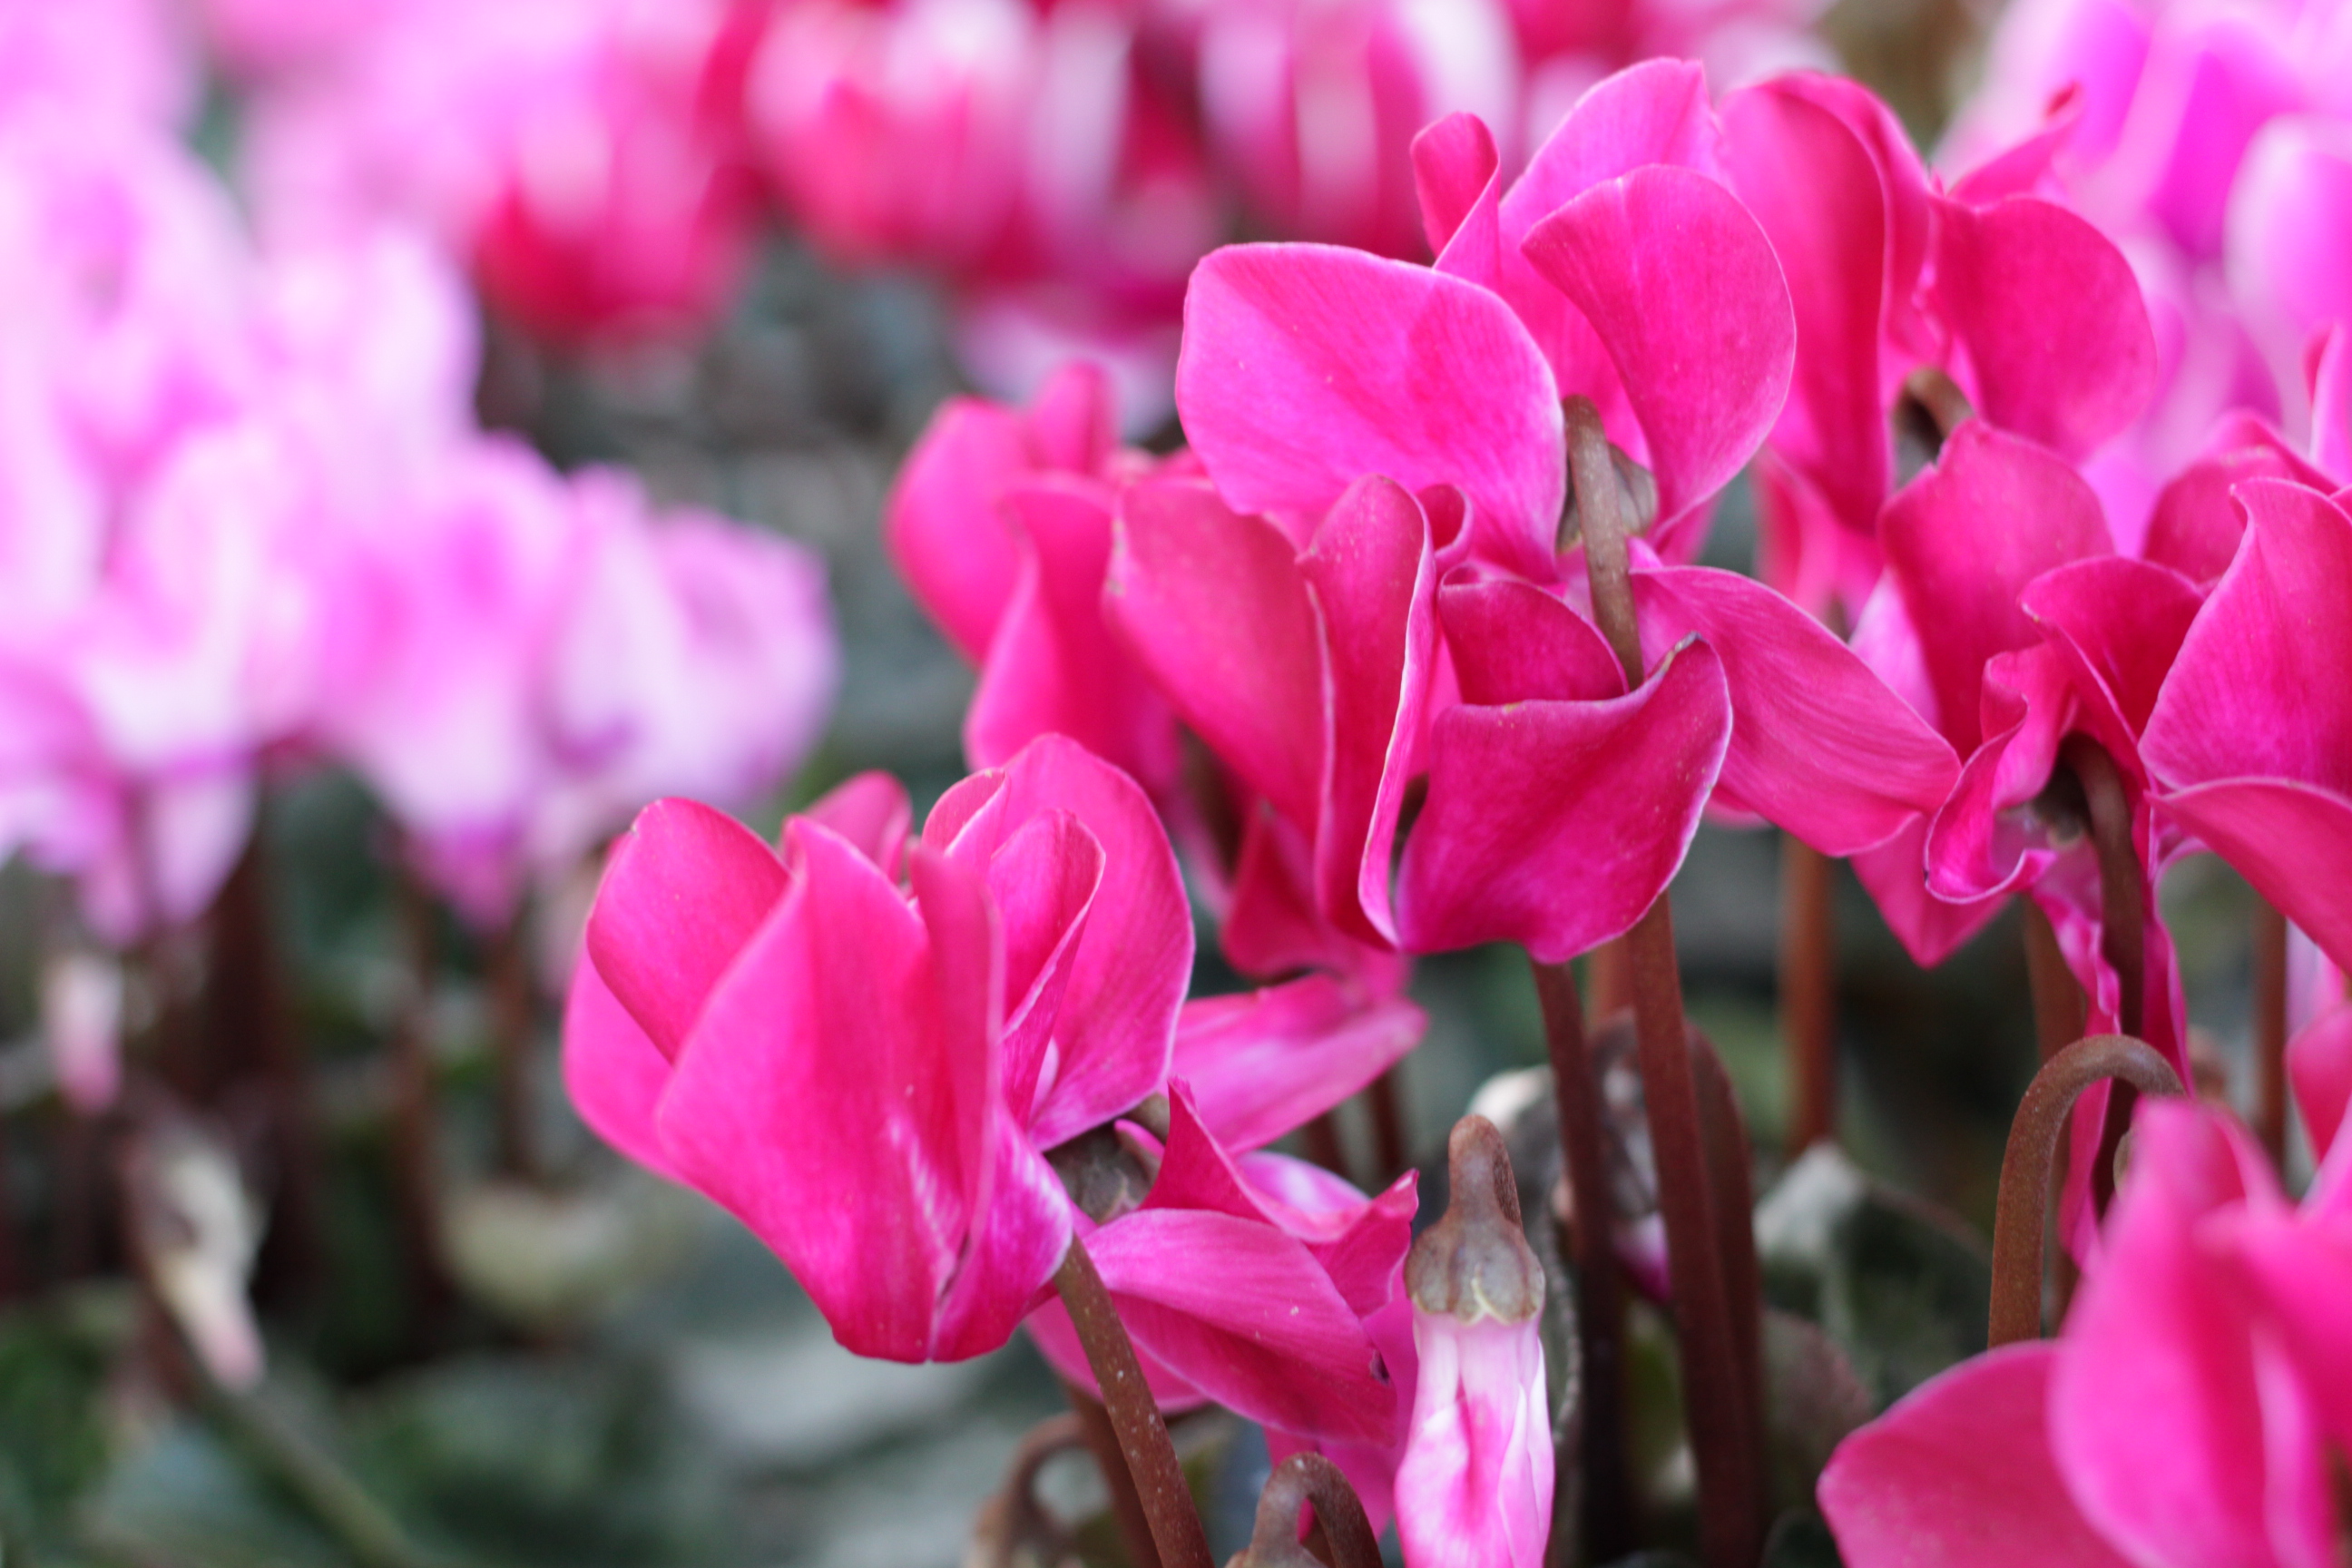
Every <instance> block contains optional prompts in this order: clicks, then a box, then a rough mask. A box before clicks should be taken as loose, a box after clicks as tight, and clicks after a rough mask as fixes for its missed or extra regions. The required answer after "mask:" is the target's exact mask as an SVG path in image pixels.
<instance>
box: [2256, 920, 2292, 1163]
mask: <svg viewBox="0 0 2352 1568" xmlns="http://www.w3.org/2000/svg"><path fill="white" fill-rule="evenodd" d="M2253 1023H2254V1028H2253V1035H2254V1073H2255V1077H2254V1135H2255V1136H2256V1137H2258V1138H2260V1139H2261V1140H2262V1143H2263V1149H2265V1150H2267V1151H2268V1152H2269V1153H2270V1157H2271V1163H2273V1164H2276V1163H2278V1162H2279V1161H2280V1160H2281V1159H2282V1158H2284V1155H2285V1153H2286V917H2285V916H2284V915H2283V914H2281V913H2279V911H2278V909H2277V907H2276V906H2275V905H2273V903H2272V902H2271V901H2270V900H2268V899H2265V898H2263V897H2262V895H2260V894H2259V893H2258V894H2256V895H2255V902H2254V1020H2253Z"/></svg>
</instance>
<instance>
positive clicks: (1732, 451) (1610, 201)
mask: <svg viewBox="0 0 2352 1568" xmlns="http://www.w3.org/2000/svg"><path fill="white" fill-rule="evenodd" d="M1521 248H1522V250H1523V252H1524V253H1525V255H1526V256H1527V258H1528V261H1529V263H1530V264H1532V265H1533V266H1534V267H1535V268H1536V270H1537V271H1538V272H1539V273H1541V274H1542V275H1543V276H1544V277H1545V278H1546V279H1549V281H1550V282H1551V283H1552V285H1553V286H1554V287H1556V288H1558V289H1559V290H1560V291H1561V292H1562V293H1564V294H1566V295H1567V296H1568V298H1569V299H1570V300H1571V301H1572V302H1573V303H1574V304H1575V306H1576V308H1577V309H1578V310H1580V311H1581V312H1582V313H1583V315H1584V318H1585V320H1586V321H1589V322H1591V326H1592V330H1593V331H1594V332H1596V333H1597V334H1599V336H1600V339H1601V342H1602V343H1603V344H1604V345H1606V347H1607V349H1608V351H1609V358H1610V360H1611V362H1612V363H1613V364H1614V365H1615V366H1616V369H1617V374H1618V375H1619V376H1620V377H1621V378H1622V381H1623V383H1624V387H1625V396H1626V399H1627V401H1628V402H1630V403H1631V404H1632V405H1633V415H1634V417H1636V418H1637V419H1639V420H1640V421H1641V426H1642V433H1643V436H1644V437H1646V438H1647V442H1648V446H1649V458H1650V467H1651V468H1653V469H1654V471H1655V473H1656V475H1657V480H1658V515H1659V518H1660V520H1661V521H1663V522H1671V521H1674V520H1675V519H1676V518H1678V517H1680V516H1682V515H1683V514H1684V513H1685V512H1686V511H1688V510H1691V509H1692V508H1694V507H1696V505H1698V504H1699V503H1700V502H1701V501H1704V500H1706V499H1707V498H1708V497H1709V496H1712V495H1713V494H1714V493H1715V492H1716V491H1717V490H1718V489H1722V488H1723V486H1724V485H1725V484H1726V483H1727V482H1728V481H1729V479H1731V477H1732V476H1733V475H1734V474H1736V473H1738V471H1739V469H1740V467H1741V466H1742V465H1743V464H1745V463H1746V462H1747V461H1748V458H1750V457H1752V456H1753V455H1754V454H1755V451H1756V448H1757V447H1759V446H1761V445H1762V444H1763V441H1764V437H1766V436H1767V435H1768V434H1769V433H1770V431H1771V429H1772V425H1773V422H1774V421H1775V420H1777V419H1778V418H1779V417H1780V406H1781V404H1782V403H1783V402H1784V401H1785V400H1786V398H1787V396H1788V393H1789V378H1790V372H1791V370H1792V369H1793V367H1794V364H1795V362H1796V352H1797V323H1796V317H1795V315H1794V314H1793V312H1792V311H1791V310H1790V303H1789V286H1788V284H1787V282H1786V281H1785V280H1784V279H1783V278H1782V277H1781V273H1780V262H1779V260H1778V259H1777V258H1775V257H1774V256H1773V254H1772V244H1771V241H1770V240H1769V239H1767V238H1766V237H1765V235H1764V231H1763V229H1762V228H1760V227H1759V226H1758V225H1757V222H1756V219H1755V218H1754V217H1753V216H1750V215H1749V214H1748V210H1747V209H1746V208H1745V207H1743V206H1741V205H1739V199H1738V197H1737V196H1735V195H1732V194H1731V193H1730V192H1729V191H1727V190H1726V189H1725V188H1724V187H1723V186H1721V185H1719V184H1716V183H1715V182H1714V181H1713V180H1711V179H1708V178H1707V177H1706V176H1705V175H1704V174H1693V173H1692V172H1691V171H1689V170H1687V169H1681V168H1673V167H1666V166H1654V167H1645V168H1639V169H1635V170H1633V172H1632V173H1630V174H1624V175H1622V176H1621V177H1619V178H1617V179H1614V180H1612V181H1609V182H1608V183H1606V184H1601V185H1596V186H1594V187H1593V188H1592V189H1591V190H1588V191H1586V192H1585V193H1584V194H1583V195H1580V196H1578V197H1576V198H1575V199H1574V200H1572V201H1570V203H1568V204H1567V205H1565V206H1562V207H1561V208H1559V210H1558V211H1557V212H1554V213H1553V214H1552V215H1551V216H1549V217H1547V218H1545V219H1544V220H1543V221H1542V222H1540V223H1538V224H1537V225H1536V226H1535V227H1534V228H1532V229H1530V230H1529V231H1528V237H1527V238H1526V240H1525V241H1524V242H1523V244H1522V247H1521Z"/></svg>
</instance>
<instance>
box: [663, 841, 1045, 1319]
mask: <svg viewBox="0 0 2352 1568" xmlns="http://www.w3.org/2000/svg"><path fill="white" fill-rule="evenodd" d="M786 847H787V853H788V854H789V855H790V856H791V858H792V859H793V867H794V873H795V875H794V882H793V889H792V891H791V892H790V893H789V894H788V895H787V896H786V897H785V899H784V900H783V901H782V904H780V905H779V906H778V908H777V910H776V911H775V913H774V915H773V916H772V917H771V918H770V919H769V921H767V922H766V923H765V924H764V925H762V926H761V928H760V930H759V931H758V932H757V933H756V934H755V935H754V936H753V937H752V939H751V942H749V943H748V944H747V945H746V947H745V948H744V950H743V952H742V953H741V954H740V958H739V961H738V963H736V964H735V966H734V967H733V968H732V969H731V970H730V973H729V975H728V977H727V980H726V981H725V983H723V984H720V985H719V987H718V988H717V989H716V990H715V991H714V992H713V993H712V994H711V997H710V1000H709V1003H708V1005H706V1006H705V1007H704V1009H703V1013H702V1017H701V1021H700V1023H699V1025H698V1029H697V1032H696V1036H695V1037H694V1038H692V1039H691V1040H689V1041H688V1045H687V1048H686V1049H685V1050H684V1052H682V1053H681V1054H680V1056H679V1058H678V1062H677V1070H676V1072H675V1074H674V1075H673V1077H672V1079H671V1080H670V1087H669V1091H668V1093H667V1095H666V1096H665V1098H664V1100H663V1102H662V1107H661V1110H660V1113H659V1115H658V1117H657V1125H658V1126H659V1128H660V1131H661V1137H662V1145H663V1147H664V1148H665V1149H666V1150H667V1151H668V1152H669V1155H670V1158H671V1161H672V1163H673V1164H674V1165H675V1166H676V1168H677V1171H678V1172H679V1173H680V1174H681V1175H683V1176H685V1177H686V1178H687V1179H688V1180H689V1181H691V1182H692V1183H693V1184H695V1185H696V1186H698V1187H699V1188H700V1189H701V1190H702V1191H704V1192H705V1193H708V1194H709V1195H710V1196H712V1197H714V1198H716V1199H718V1200H719V1202H720V1203H721V1204H723V1205H726V1207H728V1208H729V1209H730V1210H731V1211H733V1212H734V1214H735V1215H737V1217H739V1218H740V1219H741V1220H742V1221H743V1223H744V1224H745V1225H747V1226H750V1227H751V1230H752V1231H753V1232H754V1233H755V1234H757V1235H758V1236H759V1237H760V1238H761V1240H763V1241H765V1242H766V1243H767V1244H768V1245H769V1246H770V1247H772V1248H774V1250H775V1252H776V1254H777V1256H779V1257H780V1258H782V1259H783V1260H784V1262H785V1264H786V1265H787V1266H788V1267H790V1268H792V1270H793V1275H794V1276H795V1277H796V1278H797V1279H799V1280H800V1281H801V1283H802V1285H803V1287H804V1288H805V1289H807V1290H808V1292H809V1294H810V1295H811V1297H812V1298H814V1300H815V1301H816V1304H817V1306H818V1309H819V1310H822V1311H823V1312H824V1317H825V1321H827V1322H828V1323H830V1324H831V1325H832V1326H833V1331H834V1335H835V1338H837V1339H838V1340H840V1342H842V1343H843V1344H844V1345H845V1346H846V1347H848V1348H849V1349H850V1350H852V1351H855V1352H857V1353H858V1354H860V1355H871V1356H882V1357H887V1358H888V1359H891V1360H895V1361H920V1360H923V1359H925V1358H926V1357H928V1356H929V1354H930V1352H931V1348H932V1321H933V1314H934V1310H935V1309H936V1306H937V1304H938V1302H939V1300H940V1295H941V1293H942V1291H943V1290H944V1289H946V1288H947V1286H948V1285H949V1283H950V1280H951V1279H953V1278H954V1275H955V1273H956V1270H957V1268H958V1265H959V1263H960V1262H961V1251H962V1240H963V1237H964V1234H965V1231H966V1229H967V1227H968V1226H971V1225H972V1223H973V1221H974V1220H975V1219H976V1218H977V1217H978V1216H977V1215H976V1214H975V1212H974V1200H975V1199H977V1198H978V1197H979V1196H980V1195H981V1194H979V1193H977V1192H975V1191H974V1189H973V1182H972V1178H973V1177H974V1175H976V1174H977V1173H979V1172H981V1171H983V1170H986V1169H988V1167H989V1143H990V1139H991V1136H992V1134H991V1132H990V1131H989V1123H990V1121H991V1120H992V1119H998V1120H1001V1118H1002V1116H1003V1112H1002V1111H1001V1110H998V1109H996V1108H995V1107H993V1106H992V1104H991V1103H990V1095H989V1093H988V1090H990V1089H992V1088H993V1084H992V1082H989V1081H988V1080H990V1079H993V1077H994V1064H995V1061H996V1051H995V1042H994V1040H993V1039H992V1038H989V1037H985V1036H983V1037H981V1038H977V1039H975V1038H971V1037H969V1030H970V1029H971V1027H973V1026H975V1017H974V1014H975V1013H977V1015H978V1016H977V1020H976V1021H977V1026H979V1027H981V1028H982V1029H983V1030H985V1029H986V1028H988V1027H989V1026H992V1024H993V1022H994V1020H993V1017H992V1016H990V1014H989V1013H988V1011H987V1010H986V1003H987V998H986V996H985V995H984V994H983V995H982V998H981V1000H980V1005H979V1006H978V1007H977V1008H974V1007H971V1006H962V1007H955V1008H952V1009H950V1008H947V1007H943V1005H942V998H941V996H940V986H939V985H938V984H937V982H936V979H935V975H934V970H933V956H934V955H933V954H932V952H931V945H932V939H931V937H930V935H929V933H927V932H926V931H925V929H924V923H925V922H924V921H923V920H922V919H921V918H920V917H919V916H918V914H917V912H916V911H915V910H913V909H912V908H910V907H909V906H908V903H907V901H906V900H904V899H903V898H901V897H900V896H899V893H898V889H897V888H895V887H893V886H892V885H891V884H890V883H889V882H888V881H887V880H886V879H884V878H883V876H882V874H881V873H880V872H879V871H877V869H876V868H875V867H874V864H873V862H872V861H870V860H867V859H866V858H865V857H864V856H862V855H860V854H859V853H858V852H857V851H856V848H854V847H852V846H850V845H849V844H848V843H847V842H846V841H845V840H843V839H840V838H837V837H835V836H833V835H832V834H830V833H827V832H826V831H824V829H823V828H820V827H816V826H812V825H810V824H807V823H804V822H795V823H793V824H792V825H791V826H790V828H789V829H788V834H787V838H786ZM939 863H940V862H939V858H937V857H931V856H922V855H919V862H918V866H917V870H918V874H919V875H921V874H922V872H923V868H924V865H926V864H929V865H933V866H937V865H938V864H939ZM961 880H962V881H963V882H964V883H965V884H967V885H968V887H969V889H970V890H969V894H968V896H967V897H966V898H965V899H964V900H961V902H962V905H963V906H964V907H965V908H966V909H969V908H970V907H971V905H973V904H974V903H976V902H978V901H979V900H981V899H982V898H983V897H984V895H983V894H982V892H981V890H980V888H979V882H978V878H977V877H976V876H974V875H971V874H961ZM932 901H933V902H934V904H935V905H936V904H938V903H940V901H941V900H932ZM927 912H931V911H927ZM941 912H944V911H941ZM971 923H972V922H971V919H970V918H969V917H967V918H966V920H965V921H963V926H964V929H963V930H962V931H961V933H960V934H961V938H962V940H964V941H965V942H970V941H971V940H973V938H974V934H975V933H974V932H973V931H971V929H970V927H971ZM986 923H987V922H986V916H985V910H984V905H982V909H981V913H980V916H979V920H978V924H979V926H980V928H981V929H980V931H978V932H977V938H978V940H980V941H982V942H986V940H987V932H986V929H985V928H986ZM943 956H948V957H950V959H954V958H955V955H953V954H952V953H950V954H948V955H943ZM975 962H976V963H977V966H978V967H979V968H980V969H981V970H982V973H983V976H985V975H987V974H988V973H991V972H992V971H994V970H995V968H996V966H997V965H998V964H999V963H1001V960H1000V959H998V958H996V956H995V955H994V954H992V953H991V952H987V951H986V949H985V948H983V949H982V952H981V953H980V954H979V955H978V958H977V960H976V961H975V960H973V959H972V958H971V956H969V955H965V956H963V957H962V958H961V960H960V961H958V967H960V968H961V970H962V971H964V972H967V973H968V972H970V971H971V969H972V968H973V967H974V966H975ZM997 984H1001V982H998V983H997ZM990 988H992V987H991V986H989V985H988V984H986V983H985V980H983V984H982V991H983V992H985V991H986V990H987V989H990ZM966 989H967V990H968V989H969V987H966ZM951 1026H952V1027H954V1028H955V1029H956V1030H958V1031H959V1033H961V1034H962V1035H964V1036H965V1037H961V1038H952V1039H951V1038H950V1036H949V1030H950V1027H951ZM999 1135H1001V1134H999ZM1049 1268H1050V1265H1049ZM1041 1281H1042V1277H1041ZM1008 1327H1009V1325H1008Z"/></svg>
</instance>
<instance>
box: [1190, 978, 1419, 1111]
mask: <svg viewBox="0 0 2352 1568" xmlns="http://www.w3.org/2000/svg"><path fill="white" fill-rule="evenodd" d="M1428 1022H1429V1021H1428V1019H1427V1018H1426V1017H1425V1016H1423V1013H1422V1011H1421V1009H1420V1008H1418V1007H1416V1006H1414V1005H1412V1003H1410V1002H1408V1001H1406V1000H1404V999H1403V998H1402V997H1378V996H1370V995H1367V994H1364V993H1363V992H1362V991H1361V990H1360V988H1359V987H1357V986H1355V985H1352V984H1349V983H1347V982H1345V981H1341V980H1337V979H1334V978H1332V977H1331V976H1329V975H1323V974H1310V975H1308V976H1307V977H1306V978H1304V979H1300V980H1294V981H1292V982H1290V983H1289V984H1286V985H1276V986H1272V987H1269V988H1267V989H1266V990H1264V991H1255V992H1251V993H1248V994H1244V995H1238V996H1204V997H1202V998H1200V999H1198V1000H1196V1001H1192V1002H1188V1003H1186V1004H1185V1005H1184V1011H1183V1014H1182V1016H1181V1017H1180V1018H1179V1019H1178V1021H1177V1026H1176V1054H1175V1058H1174V1061H1173V1063H1172V1064H1171V1067H1170V1068H1169V1070H1170V1071H1171V1073H1173V1074H1175V1075H1176V1076H1177V1077H1179V1078H1181V1079H1185V1080H1186V1081H1188V1082H1189V1083H1190V1084H1191V1085H1192V1093H1193V1095H1194V1096H1195V1097H1196V1099H1197V1100H1198V1101H1199V1104H1200V1108H1201V1117H1202V1121H1205V1122H1206V1123H1207V1124H1208V1127H1209V1131H1211V1132H1212V1133H1213V1135H1214V1136H1215V1137H1216V1140H1217V1142H1220V1143H1223V1144H1224V1145H1225V1146H1226V1147H1228V1148H1232V1149H1255V1148H1257V1147H1258V1146H1259V1145H1260V1144H1264V1143H1271V1142H1274V1140H1276V1138H1279V1137H1281V1136H1282V1135H1283V1134H1284V1133H1286V1132H1287V1131H1290V1130H1291V1129H1292V1128H1294V1127H1298V1126H1301V1125H1303V1124H1305V1123H1306V1122H1307V1121H1312V1120H1313V1119H1314V1118H1315V1117H1317V1116H1318V1115H1320V1114H1321V1113H1322V1112H1324V1111H1326V1110H1329V1109H1331V1107H1333V1106H1335V1105H1337V1104H1339V1102H1340V1101H1341V1100H1345V1099H1347V1098H1348V1097H1349V1095H1351V1094H1354V1093H1355V1092H1356V1091H1357V1090H1358V1089H1362V1088H1363V1087H1364V1086H1365V1085H1366V1084H1368V1083H1370V1082H1371V1081H1372V1079H1376V1078H1378V1077H1380V1075H1381V1073H1383V1072H1385V1071H1387V1070H1388V1068H1389V1067H1390V1065H1391V1064H1392V1063H1393V1062H1395V1061H1396V1060H1397V1059H1398V1058H1401V1057H1402V1056H1403V1055H1404V1054H1405V1053H1406V1052H1407V1051H1409V1050H1411V1049H1412V1047H1414V1046H1415V1045H1417V1044H1419V1043H1420V1040H1421V1037H1422V1032H1423V1029H1425V1028H1426V1027H1427V1026H1428Z"/></svg>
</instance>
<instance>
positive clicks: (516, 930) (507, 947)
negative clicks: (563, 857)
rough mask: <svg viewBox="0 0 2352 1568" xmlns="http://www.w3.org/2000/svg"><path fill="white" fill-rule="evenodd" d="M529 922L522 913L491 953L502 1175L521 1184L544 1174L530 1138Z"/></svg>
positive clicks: (532, 1016)
mask: <svg viewBox="0 0 2352 1568" xmlns="http://www.w3.org/2000/svg"><path fill="white" fill-rule="evenodd" d="M526 920H527V917H526V916H525V914H524V913H523V912H522V911H520V910H518V911H517V912H516V914H515V917H514V919H513V921H510V922H509V924H508V926H507V928H506V929H505V930H504V931H500V932H499V934H498V935H497V936H496V937H495V938H493V939H492V940H491V942H490V946H489V952H488V955H487V956H488V968H489V974H488V980H489V991H490V998H489V1000H490V1054H491V1063H490V1065H491V1068H492V1074H493V1076H492V1079H491V1095H492V1109H493V1113H494V1114H493V1121H494V1125H495V1126H496V1128H497V1130H498V1161H499V1173H501V1174H503V1175H507V1176H510V1177H512V1178H514V1179H515V1180H517V1181H523V1182H529V1181H532V1180H534V1179H536V1177H537V1176H538V1173H539V1159H538V1150H537V1147H536V1141H535V1140H534V1139H533V1138H532V1136H531V1114H530V1111H531V1104H530V1037H531V1026H532V1025H533V1023H534V1022H535V1020H536V1016H537V1012H538V1005H539V996H538V985H537V984H536V983H535V982H534V980H533V979H532V976H531V973H530V940H529V933H528V930H527V925H526Z"/></svg>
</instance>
